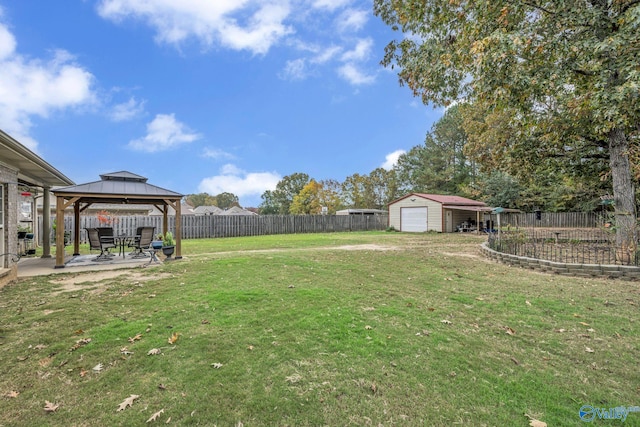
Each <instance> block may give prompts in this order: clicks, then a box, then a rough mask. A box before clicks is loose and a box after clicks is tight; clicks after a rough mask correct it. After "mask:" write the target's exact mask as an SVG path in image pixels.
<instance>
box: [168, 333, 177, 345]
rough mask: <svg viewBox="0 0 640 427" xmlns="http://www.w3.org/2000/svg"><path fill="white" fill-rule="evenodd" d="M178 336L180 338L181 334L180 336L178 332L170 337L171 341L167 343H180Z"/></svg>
mask: <svg viewBox="0 0 640 427" xmlns="http://www.w3.org/2000/svg"><path fill="white" fill-rule="evenodd" d="M178 336H179V334H178V333H177V332H174V333H173V334H172V335H171V336H170V337H169V339H168V340H167V342H168V343H169V344H175V343H176V341H178Z"/></svg>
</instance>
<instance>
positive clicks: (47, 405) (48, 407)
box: [44, 400, 60, 412]
mask: <svg viewBox="0 0 640 427" xmlns="http://www.w3.org/2000/svg"><path fill="white" fill-rule="evenodd" d="M59 407H60V405H58V404H56V403H51V402H49V401H48V400H45V401H44V411H45V412H56V411H57V410H58V408H59Z"/></svg>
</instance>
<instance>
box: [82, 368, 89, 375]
mask: <svg viewBox="0 0 640 427" xmlns="http://www.w3.org/2000/svg"><path fill="white" fill-rule="evenodd" d="M88 373H89V371H86V370H84V369H80V377H84V376H85V375H87V374H88Z"/></svg>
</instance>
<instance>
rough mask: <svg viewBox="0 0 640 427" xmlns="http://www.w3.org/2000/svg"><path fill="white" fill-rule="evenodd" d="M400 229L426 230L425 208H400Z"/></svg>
mask: <svg viewBox="0 0 640 427" xmlns="http://www.w3.org/2000/svg"><path fill="white" fill-rule="evenodd" d="M400 229H401V230H400V231H412V232H423V231H427V208H426V206H425V207H420V208H402V209H401V211H400Z"/></svg>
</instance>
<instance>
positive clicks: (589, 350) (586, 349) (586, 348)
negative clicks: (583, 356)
mask: <svg viewBox="0 0 640 427" xmlns="http://www.w3.org/2000/svg"><path fill="white" fill-rule="evenodd" d="M584 351H586V352H587V353H595V350H594V349H592V348H589V347H585V348H584Z"/></svg>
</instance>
